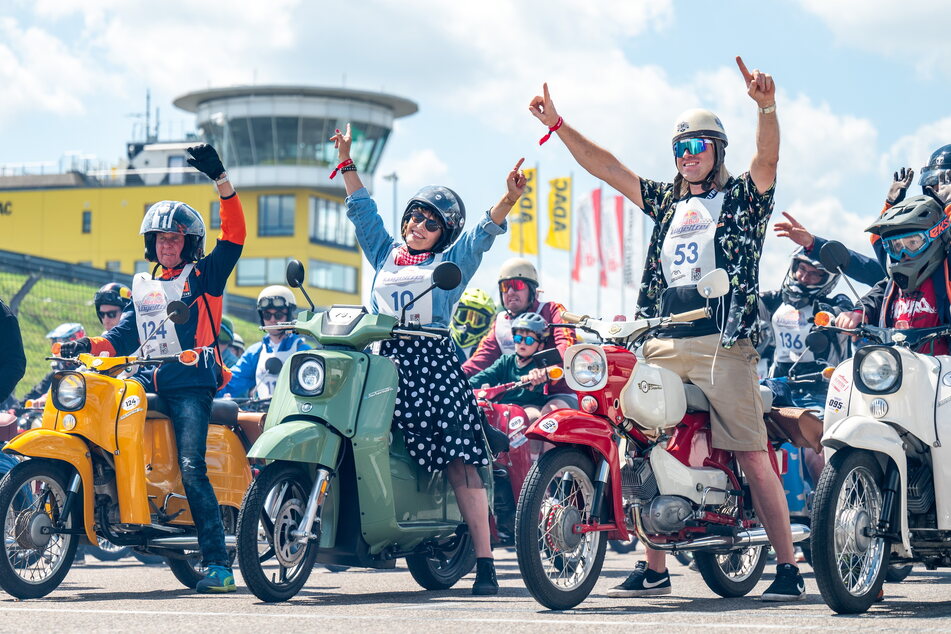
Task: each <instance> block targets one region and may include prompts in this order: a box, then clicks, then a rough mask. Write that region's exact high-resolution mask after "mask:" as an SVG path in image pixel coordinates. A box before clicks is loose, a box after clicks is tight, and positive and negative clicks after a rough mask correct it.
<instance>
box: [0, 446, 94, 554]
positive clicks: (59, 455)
mask: <svg viewBox="0 0 951 634" xmlns="http://www.w3.org/2000/svg"><path fill="white" fill-rule="evenodd" d="M3 451H4V453H8V454H16V455H21V456H26V457H28V458H47V459H50V460H61V461H63V462H67V463H69V464H71V465H72V466H73V467H74V468H75V469H76V471H77V472H78V473H79V477H80V479H81V480H82V491H83V523H84V528H85V531H86V537H87V538H88V539H89V543H90V544H98V543H99V541H98V540H97V539H96V529H95V525H96V520H95V515H94V513H93V494H94V492H95V491H94V489H93V476H92V459H91V458H90V456H89V448H88V447H87V446H86V443H85V442H84V441H83V440H82V439H81V438H80V437H79V436H75V435H73V434H64V433H63V432H61V431H53V430H52V429H31V430H29V431H25V432H23V433H22V434H20V435H19V436H16V437H14V438H13V440H11V441H10V442H8V443H7V444H6V445H5V446H4V448H3Z"/></svg>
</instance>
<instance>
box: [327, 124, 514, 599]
mask: <svg viewBox="0 0 951 634" xmlns="http://www.w3.org/2000/svg"><path fill="white" fill-rule="evenodd" d="M331 140H332V141H334V145H335V147H336V148H337V151H338V154H339V160H340V165H339V166H338V169H339V170H341V171H342V173H343V179H344V185H345V186H346V189H347V216H348V217H349V218H350V221H351V222H353V225H354V227H355V228H356V233H357V240H359V242H360V247H361V248H362V249H363V253H364V254H365V255H366V258H367V260H368V261H369V262H370V264H371V265H372V266H373V268H374V270H375V271H376V274H375V275H374V278H373V296H372V299H371V302H370V308H371V310H372V311H373V312H374V313H385V314H389V315H395V316H400V314H401V313H402V311H403V309H404V308H406V317H407V319H408V320H413V321H416V322H418V323H419V324H421V325H424V326H426V325H434V326H443V327H445V326H448V325H449V322H450V318H451V316H452V308H453V306H454V305H455V304H456V302H458V301H459V298H460V297H461V296H462V293H463V291H464V290H465V287H466V284H467V283H468V282H469V280H470V279H471V278H472V276H473V274H474V273H475V272H476V269H478V268H479V264H480V263H481V262H482V255H483V254H484V253H485V252H486V251H488V250H489V248H490V247H491V246H492V243H493V242H494V241H495V237H496V236H497V235H500V234H502V233H504V232H505V230H506V222H505V218H506V216H507V215H508V214H509V212H510V211H511V210H512V207H513V206H514V205H515V204H516V203H517V202H518V199H519V197H520V196H521V195H522V192H523V191H524V190H525V175H524V174H523V173H522V172H521V171H520V170H519V167H521V165H522V161H521V160H519V162H518V164H517V165H516V166H515V169H513V170H512V171H511V172H509V174H508V177H507V179H506V185H507V191H506V193H505V195H504V196H502V198H501V199H500V200H499V202H498V203H496V204H495V206H494V207H492V209H490V210H489V211H488V212H486V213H485V214H484V215H483V216H482V218H481V219H480V220H479V222H478V224H477V225H476V226H475V227H473V228H471V229H469V230H468V231H465V232H463V230H462V229H463V225H464V224H465V219H466V212H465V206H464V205H463V204H462V199H460V198H459V196H458V194H456V193H455V192H454V191H452V190H451V189H449V188H448V187H443V186H437V185H430V186H427V187H424V188H423V189H421V190H420V191H419V192H417V194H416V195H415V196H413V198H411V199H410V201H409V203H407V205H406V211H405V212H404V213H403V220H402V223H401V226H400V238H401V240H397V239H395V238H394V237H393V236H391V235H390V234H389V233H388V232H387V231H386V229H385V227H384V225H383V219H382V218H380V215H379V213H378V212H377V207H376V203H375V202H374V201H373V199H372V198H370V195H369V193H367V190H366V189H365V188H364V186H363V183H362V182H361V181H360V177H359V176H358V174H357V169H356V166H355V165H354V164H353V161H352V160H351V159H350V146H351V137H350V126H349V125H347V131H346V133H341V132H340V130H337V133H336V134H335V135H334V136H333V137H331ZM336 171H337V170H334V172H335V173H336ZM444 261H448V262H454V263H455V264H456V265H458V266H459V268H460V270H461V271H462V283H461V284H460V285H459V286H458V287H456V288H455V289H454V290H451V291H444V290H441V289H435V290H433V291H432V292H431V293H429V294H427V295H426V296H425V297H423V298H420V299H419V300H418V301H416V302H413V303H410V300H411V299H412V298H413V297H414V296H416V295H419V294H420V293H421V292H422V291H424V290H425V289H427V288H428V287H429V286H430V285H431V284H432V273H433V270H434V269H435V268H436V266H437V265H438V264H439V263H440V262H444ZM407 304H409V305H408V306H407ZM380 354H382V355H384V356H387V357H390V358H391V359H392V360H393V362H394V363H396V366H397V368H398V369H399V374H400V383H399V391H398V393H397V397H396V409H395V411H394V412H393V416H394V420H395V422H396V424H397V426H398V427H399V428H400V430H401V431H402V432H403V436H404V438H405V440H406V449H407V451H408V452H409V455H410V456H411V457H412V458H413V459H414V460H416V461H417V462H418V463H419V464H420V466H422V467H424V468H426V469H427V470H429V471H442V470H444V469H445V470H446V473H447V476H448V478H449V482H450V484H451V485H452V487H453V490H454V491H455V494H456V500H457V501H458V503H459V510H460V511H461V512H462V517H463V519H464V520H465V522H466V524H467V526H468V527H469V531H470V533H471V534H472V539H473V542H474V544H475V551H476V557H477V560H476V564H477V567H476V580H475V584H474V585H473V586H472V593H473V594H485V595H488V594H496V593H497V592H498V588H499V586H498V582H497V581H496V577H495V566H494V564H493V560H492V548H491V546H490V545H489V505H488V499H487V496H486V492H485V488H484V487H483V484H482V480H481V478H480V477H479V472H478V470H477V467H479V466H485V465H488V464H489V457H488V455H487V453H486V450H485V442H484V440H483V433H482V425H481V416H480V414H479V410H478V406H477V405H476V403H475V400H474V399H473V396H472V391H471V389H470V388H469V386H468V383H467V382H466V378H465V375H464V374H463V373H462V369H461V368H460V366H459V361H458V360H457V358H456V355H455V350H454V348H453V344H452V341H451V340H450V339H449V338H448V337H446V338H443V339H421V338H417V339H411V340H407V339H392V340H389V341H384V342H383V343H382V345H381V348H380Z"/></svg>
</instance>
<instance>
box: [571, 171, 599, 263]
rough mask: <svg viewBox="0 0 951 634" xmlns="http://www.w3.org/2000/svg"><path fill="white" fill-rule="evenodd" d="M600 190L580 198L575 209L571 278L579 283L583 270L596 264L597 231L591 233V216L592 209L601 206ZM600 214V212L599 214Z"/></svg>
mask: <svg viewBox="0 0 951 634" xmlns="http://www.w3.org/2000/svg"><path fill="white" fill-rule="evenodd" d="M600 193H601V190H600V189H594V190H591V195H590V196H581V197H580V198H579V200H578V205H577V207H576V208H575V218H576V221H575V225H576V226H577V227H578V229H577V233H576V234H575V261H574V266H573V267H572V268H571V278H572V279H573V280H574V281H576V282H580V281H581V277H582V274H583V270H584V269H588V268H591V267H593V266H595V265H596V264H597V259H596V258H597V257H598V256H597V255H596V254H595V252H594V248H593V246H594V245H593V244H592V243H593V242H594V241H595V240H596V239H597V235H598V232H597V230H594V231H592V216H593V215H594V209H595V207H597V208H598V209H600V206H601V197H600ZM599 213H600V212H599ZM592 234H593V235H592Z"/></svg>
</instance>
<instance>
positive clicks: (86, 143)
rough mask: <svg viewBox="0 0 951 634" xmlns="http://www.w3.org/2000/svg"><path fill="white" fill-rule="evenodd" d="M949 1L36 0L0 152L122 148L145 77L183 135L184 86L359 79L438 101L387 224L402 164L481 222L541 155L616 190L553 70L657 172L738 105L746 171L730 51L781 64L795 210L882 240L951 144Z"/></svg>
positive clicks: (772, 265) (778, 270)
mask: <svg viewBox="0 0 951 634" xmlns="http://www.w3.org/2000/svg"><path fill="white" fill-rule="evenodd" d="M945 14H946V8H945V5H944V3H941V2H938V1H937V0H930V1H929V0H911V1H906V2H903V3H902V4H901V10H900V12H899V10H898V9H896V8H895V5H894V3H891V2H886V1H885V0H866V1H862V2H860V1H859V0H838V1H836V2H827V1H824V0H778V1H775V2H770V3H754V2H748V1H746V0H743V1H738V2H725V3H700V2H685V1H674V0H643V1H641V0H627V1H615V2H608V1H604V2H597V3H583V2H577V1H569V0H548V1H545V2H542V1H540V0H526V1H523V2H506V1H503V0H481V1H480V2H478V3H446V2H435V1H432V0H404V1H401V2H389V1H383V0H365V1H364V2H361V3H306V2H303V1H302V0H272V1H270V2H268V3H261V2H255V1H252V0H236V1H235V2H232V3H229V4H228V6H227V8H225V7H221V6H216V7H212V8H208V9H206V8H204V7H202V6H200V5H198V4H197V3H193V2H187V1H185V0H169V1H167V2H163V3H159V4H156V3H144V2H130V1H128V0H85V1H83V2H79V1H73V0H34V1H32V2H27V1H18V2H13V3H7V4H6V5H5V13H4V15H3V16H2V17H0V80H2V84H3V85H4V95H3V97H2V98H0V132H2V135H3V136H2V138H3V143H2V144H0V163H18V162H23V161H56V160H57V159H59V158H60V157H61V156H62V155H63V154H64V153H66V152H70V151H80V152H84V153H88V154H94V155H97V156H98V157H100V158H102V159H107V160H114V159H116V158H118V157H119V156H120V155H121V153H122V151H123V147H124V143H125V141H126V140H128V138H129V135H130V132H131V130H132V126H133V123H134V119H132V118H130V117H129V116H128V115H129V114H130V113H133V112H141V111H142V109H143V106H144V104H143V101H144V93H145V90H146V88H150V89H151V90H152V97H153V103H154V104H155V105H158V106H159V107H160V108H161V116H162V121H163V129H162V133H163V136H169V135H171V136H178V134H179V133H180V132H181V131H182V130H183V129H187V128H188V127H190V124H191V117H190V115H188V114H186V113H179V112H178V111H175V109H174V107H173V106H172V105H171V100H172V99H173V98H174V97H175V96H177V95H179V94H182V93H184V92H188V91H191V90H195V89H200V88H205V87H208V86H223V85H231V84H248V83H259V84H265V83H303V84H314V85H330V86H337V85H340V84H341V83H344V82H345V84H346V85H347V86H348V87H352V88H362V89H371V90H372V89H377V90H385V91H388V92H392V93H395V94H398V95H401V96H405V97H409V98H411V99H414V100H416V101H417V102H418V103H419V105H420V112H419V113H418V114H416V115H414V116H413V117H410V118H407V119H404V120H401V121H400V122H398V125H397V128H396V130H395V132H394V134H393V136H392V140H391V142H390V145H389V147H388V148H387V150H386V152H385V153H384V157H383V161H382V163H381V165H380V168H379V170H378V172H377V184H376V190H377V192H378V194H379V198H380V202H381V207H382V209H383V211H384V213H385V217H389V213H390V206H391V203H390V200H391V190H390V185H389V184H388V183H385V182H383V181H382V180H380V178H379V177H380V176H381V175H383V174H386V173H389V172H391V171H394V170H396V171H397V172H398V173H399V174H400V179H401V180H400V187H399V197H400V199H401V200H405V199H406V198H408V197H409V196H410V195H411V194H412V193H413V191H415V189H416V188H417V187H419V186H422V185H424V184H428V183H433V182H437V183H443V184H446V185H449V186H451V187H453V188H455V189H457V191H459V192H460V193H461V194H462V196H463V197H464V199H465V200H466V204H467V207H468V209H469V212H470V222H474V221H475V219H476V215H477V214H478V213H479V212H480V211H482V210H484V209H486V208H487V207H488V206H490V205H491V204H492V203H494V202H495V200H497V199H498V197H499V196H500V195H501V194H502V192H503V191H504V190H503V187H504V184H503V179H504V176H505V173H506V171H507V170H508V169H509V168H510V166H511V165H512V164H514V161H515V160H516V159H518V158H519V157H520V156H524V157H525V158H526V164H527V165H534V164H538V165H539V166H540V169H541V178H542V180H543V181H545V180H547V179H549V178H553V177H556V176H563V175H567V174H569V173H573V174H574V175H575V177H576V191H582V190H585V189H590V188H592V187H594V186H596V185H597V183H596V182H595V181H594V180H593V179H592V178H590V177H589V176H588V175H587V174H586V173H584V172H583V170H581V169H580V168H579V167H578V166H577V165H576V164H574V163H573V161H572V160H571V158H570V156H569V155H568V153H567V151H566V150H565V149H564V147H563V146H562V145H561V144H560V142H558V141H557V140H555V139H553V140H552V141H551V142H549V143H548V144H546V145H545V146H543V147H541V148H539V146H538V145H537V140H538V138H539V137H540V136H541V134H542V133H543V132H544V130H543V128H542V127H541V126H540V125H539V124H538V123H537V122H536V121H535V120H534V119H533V118H532V117H531V116H530V115H529V114H528V111H527V104H528V102H529V100H530V99H531V97H532V96H533V95H535V94H536V93H537V92H538V91H539V90H540V87H541V83H542V81H544V80H547V81H548V82H549V85H550V86H551V90H552V95H553V97H554V99H555V101H556V104H557V106H558V108H559V110H560V111H561V113H562V114H563V115H564V116H565V118H566V119H567V120H569V121H571V122H572V123H573V124H574V125H575V126H576V127H578V128H579V129H580V130H581V131H582V132H583V133H585V134H587V135H588V136H590V137H591V138H592V139H594V140H595V141H597V142H599V143H601V144H602V145H604V146H605V147H607V148H608V149H610V150H611V151H613V152H614V153H615V154H616V155H617V156H618V157H619V158H620V159H621V160H622V161H623V162H624V163H626V164H627V165H629V166H630V167H631V168H632V169H634V170H635V171H636V172H638V173H639V174H642V175H643V176H646V177H648V178H653V179H657V180H669V179H670V178H671V177H672V175H673V167H672V159H671V157H670V150H669V145H668V142H669V129H670V127H671V125H672V122H673V119H674V118H675V116H676V115H677V113H679V112H680V111H682V110H684V109H686V108H690V107H696V106H702V107H707V108H710V109H712V110H714V111H716V112H717V113H718V114H719V115H720V116H721V118H722V119H723V121H724V124H725V125H726V128H727V132H728V134H729V135H730V147H729V149H728V151H727V165H728V167H729V168H730V169H731V171H732V172H733V173H739V172H742V171H745V170H746V169H747V167H748V165H749V160H750V157H751V154H752V149H753V146H752V139H753V132H754V124H755V106H754V105H753V103H752V101H751V100H749V98H748V97H747V96H746V94H745V90H744V87H743V85H742V80H741V78H740V76H739V73H738V72H737V70H736V67H735V64H734V62H733V58H734V56H735V55H742V56H743V58H744V60H746V62H747V64H748V65H749V66H750V68H753V67H758V68H761V69H763V70H764V71H767V72H770V73H771V74H773V75H774V77H775V79H776V83H777V87H778V91H779V94H778V105H779V111H778V112H779V117H780V125H781V128H782V133H783V140H782V150H781V160H780V168H779V176H778V186H777V196H776V209H777V212H776V216H777V217H778V216H779V211H780V210H783V209H789V210H790V211H792V212H793V213H795V214H796V215H797V217H799V218H800V220H802V221H803V222H804V223H805V224H806V225H807V226H809V227H811V228H814V229H815V230H816V231H817V232H819V233H822V234H823V235H827V236H830V237H835V238H839V239H842V240H843V241H845V242H847V243H848V244H849V245H850V246H853V247H856V248H865V249H866V250H867V247H866V245H867V241H866V240H865V238H864V237H863V235H862V228H863V227H864V226H866V225H867V224H868V223H869V222H870V220H871V219H872V218H873V217H874V215H875V214H876V213H877V211H878V210H879V209H880V207H881V202H882V199H883V197H884V194H885V191H886V190H887V188H888V185H889V181H890V178H891V172H892V171H894V170H895V169H897V168H898V167H901V166H903V165H910V166H911V167H914V168H915V169H916V170H918V169H919V168H920V167H921V166H922V165H924V163H925V162H926V160H927V158H928V155H929V154H930V152H931V151H932V150H933V149H934V148H935V147H937V146H939V145H942V144H944V143H947V142H951V116H949V115H948V113H947V111H946V104H947V103H948V101H949V99H948V97H949V94H948V93H949V91H948V89H947V85H948V80H949V70H948V69H949V68H951V66H949V65H948V63H947V61H946V60H951V43H949V40H948V38H947V37H946V34H945V31H946V29H947V25H948V20H947V19H946V18H944V17H943V16H944V15H945ZM237 185H238V187H239V188H240V183H237ZM541 193H542V197H543V198H544V196H545V194H546V193H547V187H543V189H542V192H541ZM506 246H507V240H506V239H502V240H499V241H498V242H497V244H496V246H495V247H494V248H493V250H492V251H491V252H490V253H489V254H488V255H487V256H486V259H485V261H484V266H483V269H482V270H480V272H479V274H478V275H477V277H476V280H475V283H476V284H478V285H482V286H483V287H488V288H491V287H492V286H493V279H494V273H495V271H497V269H498V266H499V264H501V262H502V261H503V260H504V259H505V258H506V257H508V256H509V253H508V251H507V250H506ZM790 251H791V243H788V242H785V241H782V240H778V239H776V238H773V237H770V238H768V239H767V244H766V253H765V255H764V260H763V265H762V281H763V288H764V289H769V288H776V287H777V286H778V285H779V283H780V281H781V279H782V276H783V273H784V272H785V266H786V262H787V258H788V255H789V253H790ZM566 277H567V266H566V258H565V257H564V256H563V255H562V256H561V257H557V256H554V255H552V256H550V257H546V261H545V267H544V271H543V285H544V287H545V288H546V289H547V291H548V293H547V295H548V297H550V298H552V299H565V298H566V296H567V291H566V289H565V280H566ZM606 295H607V294H606ZM613 295H614V297H606V298H605V305H604V307H603V311H602V312H605V313H608V312H610V311H611V309H612V305H610V304H611V302H612V301H615V300H616V299H617V298H616V295H617V294H616V293H615V294H613ZM631 301H632V300H630V299H629V300H628V306H630V304H631ZM615 308H616V307H615Z"/></svg>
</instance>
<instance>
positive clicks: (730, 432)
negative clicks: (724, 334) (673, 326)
mask: <svg viewBox="0 0 951 634" xmlns="http://www.w3.org/2000/svg"><path fill="white" fill-rule="evenodd" d="M719 342H720V335H718V334H713V335H705V336H702V337H685V338H682V339H671V338H666V337H656V338H654V339H651V340H649V341H648V342H647V343H645V344H644V347H643V349H642V353H643V354H644V358H645V359H647V360H648V361H649V362H650V363H652V364H654V365H658V366H660V367H662V368H666V369H668V370H670V371H671V372H674V373H676V374H678V375H679V376H680V378H681V379H683V380H684V381H687V382H689V383H693V384H694V385H696V386H697V387H699V388H700V389H701V390H703V393H704V395H705V396H706V397H707V400H708V401H710V426H711V429H712V440H713V446H714V447H716V448H717V449H728V450H731V451H765V450H766V447H767V437H766V425H765V423H764V422H763V401H762V399H761V397H760V395H759V377H758V376H757V374H756V364H757V362H758V361H759V354H758V353H757V352H756V349H755V348H754V347H753V345H752V344H751V343H750V340H749V339H740V340H739V341H737V342H736V344H734V345H733V347H732V348H730V349H729V350H727V349H724V348H723V347H721V346H720V343H719ZM714 353H716V361H715V362H714V357H713V355H714ZM711 368H713V381H712V382H711V380H710V370H711Z"/></svg>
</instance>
